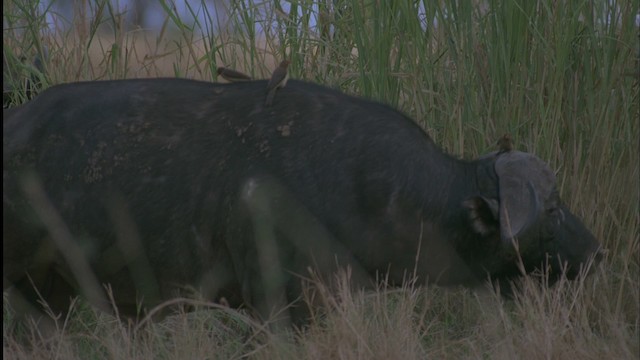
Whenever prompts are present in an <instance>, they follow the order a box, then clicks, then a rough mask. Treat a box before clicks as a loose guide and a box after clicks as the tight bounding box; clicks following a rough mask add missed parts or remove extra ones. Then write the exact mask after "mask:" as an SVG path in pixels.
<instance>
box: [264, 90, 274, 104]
mask: <svg viewBox="0 0 640 360" xmlns="http://www.w3.org/2000/svg"><path fill="white" fill-rule="evenodd" d="M275 95H276V89H273V90H270V91H269V92H268V93H267V101H265V102H264V104H265V105H266V106H271V104H273V97H274V96H275Z"/></svg>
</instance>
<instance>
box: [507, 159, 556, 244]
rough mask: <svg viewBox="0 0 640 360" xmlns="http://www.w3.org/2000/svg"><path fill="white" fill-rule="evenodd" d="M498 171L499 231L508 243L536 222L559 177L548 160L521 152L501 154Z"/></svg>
mask: <svg viewBox="0 0 640 360" xmlns="http://www.w3.org/2000/svg"><path fill="white" fill-rule="evenodd" d="M495 170H496V174H497V175H498V188H499V194H500V215H499V218H500V233H501V237H502V241H503V243H504V244H505V245H507V244H510V243H511V241H512V239H513V238H514V237H518V236H519V235H521V234H523V233H524V232H526V231H527V230H528V229H529V228H530V227H531V226H533V225H534V223H535V222H536V220H537V219H538V217H539V215H540V213H541V212H542V211H543V209H544V205H543V204H544V199H547V198H549V196H550V194H551V192H552V191H553V189H554V187H555V184H556V180H555V175H554V174H553V171H551V169H550V168H549V166H548V165H547V164H546V163H545V162H543V161H542V160H540V159H539V158H537V157H535V156H533V155H531V154H527V153H522V152H519V151H510V152H508V153H505V154H502V155H500V156H499V157H498V159H497V160H496V162H495Z"/></svg>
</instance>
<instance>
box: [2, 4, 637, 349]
mask: <svg viewBox="0 0 640 360" xmlns="http://www.w3.org/2000/svg"><path fill="white" fill-rule="evenodd" d="M74 4H75V5H74V11H73V16H72V17H70V18H69V17H66V18H65V16H63V15H62V14H59V13H57V12H56V11H55V8H53V7H47V6H46V5H43V4H41V3H40V2H38V1H35V0H32V1H29V0H24V1H22V0H13V1H12V0H3V11H4V15H3V23H4V29H3V57H4V64H5V66H3V85H4V87H5V90H7V86H9V88H10V89H13V90H11V96H12V100H11V101H13V102H14V103H21V102H23V101H25V92H24V82H23V81H21V80H22V79H24V77H25V76H37V78H38V79H39V80H40V81H41V82H42V86H44V87H48V86H51V85H54V84H58V83H64V82H71V81H79V80H99V79H100V80H101V79H119V78H133V77H158V76H179V77H189V78H196V79H203V80H212V81H217V79H216V75H215V68H216V67H217V66H220V65H229V66H231V67H234V68H237V69H239V70H243V71H245V72H247V73H249V74H251V75H253V76H255V77H258V78H261V77H262V78H266V77H268V76H269V74H270V72H271V70H272V69H273V68H274V64H276V63H277V62H278V61H279V60H280V59H283V58H288V59H291V61H292V65H291V66H290V73H291V75H292V77H293V78H298V79H305V80H308V81H313V82H317V83H321V84H326V85H328V86H331V87H336V88H339V89H342V90H343V91H345V92H347V93H351V94H358V95H361V96H364V97H369V98H374V99H377V100H379V101H382V102H385V103H387V104H389V105H391V106H393V107H396V108H398V109H400V110H401V111H403V112H405V113H407V114H409V115H410V116H411V117H413V118H414V119H415V120H416V121H417V122H418V123H419V124H420V125H421V126H423V127H424V128H425V129H426V130H427V131H428V133H429V134H430V135H431V136H432V137H433V138H434V140H435V141H436V142H437V143H438V144H440V145H441V146H442V147H444V148H446V149H447V150H448V151H450V152H452V153H454V154H456V155H458V156H460V157H464V158H472V157H475V156H477V155H478V154H481V153H484V152H487V151H489V150H492V149H493V148H494V146H495V142H496V140H497V139H498V137H499V136H500V135H502V134H503V133H506V132H509V133H511V134H512V135H513V137H514V139H515V143H516V147H517V148H518V149H519V150H523V151H530V152H534V153H536V154H537V155H538V156H540V157H541V158H543V159H545V160H547V161H548V162H549V163H550V165H551V167H552V168H554V169H557V175H558V180H559V185H560V190H561V193H562V197H563V198H564V199H565V201H567V202H568V205H569V207H570V208H571V209H572V210H573V211H574V212H575V213H576V214H577V215H579V216H580V217H581V218H582V219H584V221H585V223H586V225H587V226H588V227H589V228H590V229H592V231H593V232H594V234H595V235H596V236H597V237H598V238H599V239H600V240H601V241H602V243H603V245H604V247H605V248H607V249H608V255H607V257H606V259H605V260H604V261H603V263H602V264H601V266H600V267H599V268H598V269H597V271H596V272H595V273H594V274H593V275H592V276H590V277H588V278H587V279H585V280H580V281H576V282H572V283H569V282H562V283H560V284H558V285H556V286H554V287H553V288H550V289H540V288H538V287H537V286H535V284H534V283H533V282H531V281H530V280H524V281H523V290H522V292H521V293H520V294H518V295H517V296H516V298H515V299H514V300H513V301H508V302H504V301H502V300H501V299H500V298H499V297H497V296H495V294H493V292H492V291H489V290H487V291H476V292H472V291H469V290H465V289H448V290H445V289H441V288H437V287H432V286H429V287H426V288H425V287H415V286H412V285H411V284H407V285H406V286H405V288H403V289H398V290H387V289H383V288H381V289H380V290H379V291H378V292H374V293H366V294H365V293H350V292H349V291H347V290H342V291H339V292H338V293H337V294H334V295H332V294H329V293H327V292H322V291H321V292H320V294H322V299H323V301H324V302H325V304H326V309H328V310H326V311H327V314H326V316H324V317H318V318H317V320H316V321H314V322H313V323H312V324H311V326H310V328H309V329H307V330H306V331H305V332H297V333H289V334H274V333H272V332H270V331H268V330H266V329H265V328H264V327H263V326H262V325H259V324H257V323H255V322H253V321H252V320H251V319H249V318H247V317H246V316H245V315H243V314H242V313H241V312H237V311H232V310H229V309H220V307H219V306H214V305H211V304H205V303H201V304H200V303H199V304H195V305H197V306H196V308H197V309H198V310H197V311H196V312H191V313H178V314H176V315H174V316H171V317H169V318H167V319H165V320H163V321H161V322H151V323H149V324H147V325H146V326H136V325H134V324H129V323H127V322H125V321H121V320H119V319H118V318H115V317H113V316H110V315H105V314H102V313H98V312H96V311H94V310H93V309H91V308H90V307H88V306H87V305H86V304H85V303H83V302H80V303H78V304H77V305H76V306H75V307H74V308H73V311H72V313H71V316H70V317H69V318H64V319H59V328H58V330H57V331H56V332H55V334H54V336H45V335H43V334H41V333H39V331H38V328H37V327H34V326H31V327H28V328H27V329H26V330H25V331H24V332H23V333H22V334H19V335H16V334H15V332H12V331H7V330H9V327H10V326H11V324H12V322H11V319H12V317H13V313H12V311H11V309H10V308H9V307H8V306H7V303H6V300H5V302H4V306H3V357H4V358H15V359H35V358H48V359H51V358H54V359H55V358H59V359H71V358H78V359H88V358H95V359H102V358H136V359H146V358H149V359H158V358H172V359H173V358H180V359H182V358H199V359H204V358H207V359H210V358H211V359H213V358H216V359H218V358H219V359H227V358H238V357H252V358H266V359H273V358H285V359H288V358H292V359H298V358H312V359H315V358H317V359H328V358H341V359H351V358H366V359H392V358H397V359H424V358H436V359H439V358H488V359H494V358H509V359H512V358H520V359H542V358H544V359H569V358H572V359H578V358H580V359H605V358H607V359H614V358H615V359H625V358H626V359H638V358H639V357H640V345H639V342H640V340H639V339H640V290H639V289H640V283H639V281H640V260H639V258H638V256H639V251H640V247H639V243H640V240H639V233H640V215H639V180H638V179H639V173H638V169H639V163H640V159H639V157H640V155H639V154H640V149H639V140H638V139H639V138H640V129H639V122H640V121H639V118H640V112H639V111H640V110H639V105H638V104H639V102H640V99H639V90H638V89H639V78H640V59H639V56H640V53H639V49H640V48H639V43H638V18H639V17H640V15H639V13H638V2H637V1H628V0H627V1H616V0H602V1H580V2H578V1H555V0H553V1H552V0H541V1H527V0H510V1H493V0H488V1H453V0H442V1H373V0H333V1H329V0H314V1H312V0H309V1H300V2H293V3H290V2H279V1H276V2H274V3H268V4H267V3H261V2H239V1H238V2H236V1H233V2H231V3H230V4H226V5H225V4H222V3H221V2H216V3H215V4H217V8H214V7H212V5H211V4H209V3H197V2H189V4H191V6H187V7H185V8H182V9H181V10H179V9H178V8H177V7H176V6H174V4H172V3H171V2H168V1H160V2H159V4H160V5H161V8H162V10H163V11H164V22H163V23H162V25H161V26H160V27H159V30H158V31H155V32H150V31H145V30H144V29H141V28H136V27H131V26H129V25H128V24H127V22H126V16H125V15H126V13H124V12H123V11H122V10H118V8H117V7H115V6H114V5H113V4H112V3H111V2H108V1H101V0H95V1H89V0H86V1H77V2H74ZM201 5H206V6H201ZM185 14H186V15H185ZM194 19H195V20H194ZM22 57H24V58H26V59H34V58H39V59H41V60H42V66H40V69H38V66H35V65H32V64H31V62H30V60H27V61H21V58H22ZM317 286H319V287H320V288H321V289H322V284H317ZM346 288H347V287H346V286H345V289H346ZM191 305H194V304H193V303H192V304H191ZM319 311H320V310H319Z"/></svg>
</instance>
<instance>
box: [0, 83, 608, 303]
mask: <svg viewBox="0 0 640 360" xmlns="http://www.w3.org/2000/svg"><path fill="white" fill-rule="evenodd" d="M265 88H266V82H265V81H254V82H244V83H236V84H224V85H223V84H214V83H208V82H199V81H191V80H181V79H147V80H124V81H104V82H86V83H75V84H67V85H60V86H55V87H53V88H50V89H48V90H47V91H45V92H43V93H42V94H41V95H40V96H38V97H37V98H36V99H34V100H33V101H31V102H29V103H27V104H25V105H23V106H21V107H19V108H15V109H10V110H6V111H5V112H4V120H3V153H4V155H3V228H4V230H3V251H4V255H3V260H4V266H3V276H4V285H5V288H6V287H7V286H9V285H12V286H13V288H14V291H18V292H19V293H21V294H22V295H24V296H25V297H26V298H27V299H28V300H30V301H34V299H35V295H34V293H33V291H32V290H31V289H32V286H31V282H33V283H34V284H35V285H36V286H37V287H38V289H39V291H40V292H41V294H42V296H43V297H44V298H45V299H47V300H50V301H51V302H52V303H54V305H55V304H57V303H59V304H60V307H63V306H64V304H65V299H66V298H67V297H68V295H69V294H74V293H76V292H80V290H78V289H79V288H82V287H81V286H79V283H82V280H81V279H78V274H77V272H78V270H77V269H79V268H78V267H77V266H79V265H77V264H76V265H74V264H72V263H70V262H73V260H70V259H72V258H74V257H73V256H71V255H69V254H68V252H69V251H68V249H60V248H61V247H63V245H61V244H64V241H67V242H68V241H71V242H72V243H73V244H76V245H77V246H76V247H75V248H76V252H75V253H73V252H72V255H73V254H75V257H76V258H77V257H78V254H81V257H83V258H84V259H86V262H87V264H88V266H89V268H90V269H91V272H93V273H94V274H95V279H97V281H99V282H100V283H101V284H106V283H109V284H110V285H111V287H112V289H113V292H114V295H115V299H116V301H117V303H118V305H120V306H121V308H122V309H123V311H125V312H126V311H127V309H128V310H131V311H133V309H135V305H136V303H137V302H140V301H142V302H143V303H144V305H146V306H152V305H155V304H157V303H158V302H160V301H162V300H163V299H168V298H171V297H173V296H177V295H179V294H181V293H183V292H184V291H188V290H189V288H194V289H195V290H198V291H200V292H201V293H202V294H203V295H204V296H205V297H207V298H209V299H212V300H216V299H218V298H220V297H223V296H224V297H225V298H226V299H227V300H228V301H230V302H231V303H232V304H233V305H240V304H241V303H244V304H246V305H249V306H253V307H256V308H257V309H258V310H259V312H260V313H262V314H263V315H266V313H267V312H268V311H269V309H270V307H271V306H273V305H274V304H276V303H278V304H281V303H283V302H288V301H292V300H295V299H296V297H297V296H299V295H300V287H299V286H300V285H299V283H300V277H301V276H308V275H309V273H308V270H307V269H308V268H309V267H316V268H318V269H317V270H318V271H319V273H321V274H322V273H326V274H329V273H331V272H332V271H333V270H334V267H335V266H336V263H339V265H338V266H345V265H349V266H350V267H352V268H353V269H355V272H356V273H357V276H359V278H360V279H366V278H369V277H370V278H372V279H373V278H375V276H376V274H377V273H381V274H382V273H386V274H388V277H389V280H390V282H391V283H400V282H401V281H402V280H403V279H404V278H406V277H407V276H409V275H412V274H414V273H415V275H417V276H418V278H419V280H420V281H431V282H435V283H439V284H444V285H455V284H464V285H473V284H477V283H479V282H481V281H483V280H484V279H486V278H487V277H490V278H493V279H511V278H513V277H515V276H518V275H520V271H519V270H518V265H517V263H518V260H517V259H518V256H517V253H516V251H514V246H513V243H512V238H514V237H516V238H517V239H518V248H519V253H520V255H521V257H522V261H523V263H524V265H525V268H526V271H533V270H534V269H535V268H540V266H541V265H542V264H548V265H549V266H550V267H551V268H552V270H553V271H552V274H553V275H554V276H556V275H558V274H560V273H561V272H562V271H561V266H562V265H563V264H567V265H568V274H569V276H570V277H575V276H576V275H577V273H578V271H579V269H580V266H581V264H584V263H585V262H586V261H587V260H588V259H589V258H590V256H591V255H593V254H595V253H596V252H597V251H598V248H599V244H598V242H597V241H596V240H595V239H594V237H593V235H592V234H591V233H590V232H589V231H588V230H587V229H586V228H585V227H584V225H583V224H582V223H581V221H580V220H579V219H577V218H576V217H575V216H574V215H572V214H571V212H570V211H569V210H568V209H567V208H566V207H565V206H564V205H562V203H561V202H560V199H559V198H558V196H557V191H556V189H555V186H556V184H555V178H554V177H553V172H552V171H551V170H550V169H549V168H548V166H547V165H546V164H544V163H543V162H542V161H541V160H540V159H538V158H536V157H534V156H533V155H530V154H526V153H520V152H516V151H509V152H506V153H493V154H489V155H487V156H485V157H483V158H480V159H477V160H473V161H464V160H458V159H455V158H453V157H452V156H450V155H448V154H446V153H444V152H443V151H442V150H441V149H439V148H438V147H437V146H436V145H435V144H434V142H433V141H432V140H431V139H430V138H429V136H428V135H427V134H426V133H425V132H424V131H423V130H422V129H421V128H420V127H419V126H417V125H416V124H415V123H414V122H413V121H412V120H411V119H409V118H407V117H406V116H404V115H403V114H401V113H399V112H398V111H396V110H393V109H391V108H389V107H388V106H385V105H382V104H379V103H376V102H372V101H367V100H364V99H361V98H357V97H352V96H347V95H344V94H342V93H340V92H338V91H336V90H332V89H329V88H326V87H323V86H319V85H314V84H310V83H304V82H300V81H290V82H289V83H288V84H287V86H286V87H284V88H283V89H280V90H279V92H278V94H277V95H276V97H275V100H274V102H273V105H272V106H271V107H265V106H264V96H265ZM528 172H532V173H528ZM38 184H40V185H38ZM39 186H40V188H39ZM38 189H40V190H41V191H40V192H44V195H46V196H40V197H38V195H37V194H38ZM38 199H39V200H38ZM47 204H49V205H51V206H50V207H47V206H46V205H47ZM509 206H511V207H509ZM62 225H64V226H62ZM56 228H58V230H60V231H56ZM64 230H68V231H67V232H66V233H67V235H69V236H68V238H69V239H66V240H65V239H63V238H64V237H65V236H64V234H65V231H64ZM65 252H67V254H66V255H65ZM416 261H417V263H416ZM74 266H75V267H74ZM80 268H82V267H80ZM27 275H28V276H27ZM29 279H31V280H29ZM362 285H364V284H362ZM274 299H275V300H274Z"/></svg>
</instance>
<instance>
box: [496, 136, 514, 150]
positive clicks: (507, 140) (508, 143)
mask: <svg viewBox="0 0 640 360" xmlns="http://www.w3.org/2000/svg"><path fill="white" fill-rule="evenodd" d="M511 150H513V139H512V138H511V135H510V134H504V135H502V137H501V138H500V139H499V140H498V153H499V154H500V153H504V152H507V151H511Z"/></svg>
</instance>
